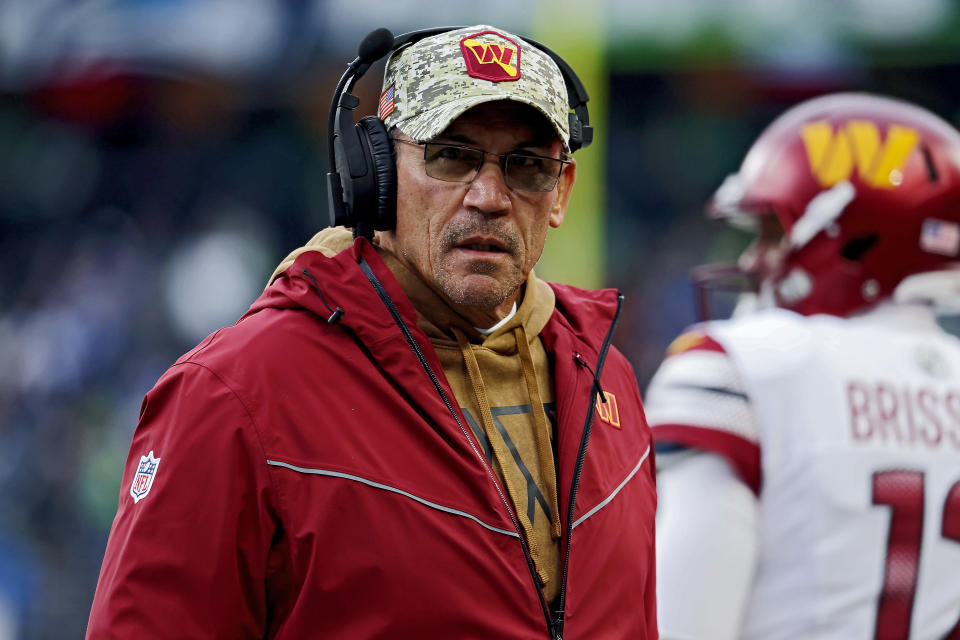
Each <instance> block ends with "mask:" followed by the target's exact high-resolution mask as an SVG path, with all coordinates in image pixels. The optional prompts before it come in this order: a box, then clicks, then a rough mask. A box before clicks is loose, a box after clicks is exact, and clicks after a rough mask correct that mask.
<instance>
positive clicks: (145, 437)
mask: <svg viewBox="0 0 960 640" xmlns="http://www.w3.org/2000/svg"><path fill="white" fill-rule="evenodd" d="M151 455H152V458H150V457H149V456H151ZM141 457H147V464H146V465H145V466H144V467H143V468H141ZM151 460H156V461H157V462H155V465H156V466H155V467H154V468H153V469H152V474H151V473H150V472H151V468H150V462H151ZM138 471H140V472H146V473H140V474H139V475H140V477H139V478H138V477H137V476H138ZM135 483H136V484H135ZM134 494H137V499H136V500H135V499H134V497H135V496H134ZM275 504H276V499H275V492H274V489H273V488H272V487H271V485H270V476H269V472H268V470H267V465H266V460H265V455H264V454H263V451H262V447H261V444H260V441H259V437H258V435H257V432H256V430H255V429H254V425H253V424H252V420H251V416H250V414H249V412H248V411H247V407H246V406H245V404H244V402H242V401H241V399H240V398H239V397H238V396H237V395H236V394H235V393H234V391H232V390H231V389H230V388H229V387H228V386H227V385H226V384H224V383H223V382H222V381H221V380H220V379H219V378H217V377H216V376H215V375H214V374H213V373H211V372H210V371H209V370H207V369H205V368H203V367H202V366H200V365H197V364H192V363H181V364H177V365H174V366H173V367H172V368H171V369H170V370H169V371H168V372H167V373H166V374H165V375H164V376H163V377H162V378H161V379H160V381H159V382H158V383H157V385H156V386H155V387H154V389H152V390H151V391H150V393H148V394H147V397H146V398H145V399H144V402H143V406H142V408H141V411H140V421H139V424H138V425H137V429H136V432H135V433H134V437H133V443H132V446H131V449H130V454H129V456H128V458H127V462H126V466H125V468H124V474H123V482H122V484H121V487H120V501H119V505H118V508H117V515H116V517H115V518H114V521H113V526H112V529H111V532H110V538H109V541H108V543H107V549H106V553H105V556H104V560H103V565H102V567H101V569H100V579H99V581H98V584H97V590H96V594H95V596H94V601H93V607H92V609H91V612H90V619H89V623H88V626H87V638H134V637H150V638H169V637H178V638H186V637H189V638H198V637H209V638H213V637H216V638H259V637H263V635H264V633H265V627H266V624H267V613H266V611H267V604H266V589H265V580H266V573H267V570H268V569H267V565H268V561H269V555H270V544H271V540H272V537H273V534H274V531H275V530H276V529H277V526H278V525H277V519H276V518H275V512H274V506H275Z"/></svg>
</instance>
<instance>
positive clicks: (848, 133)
mask: <svg viewBox="0 0 960 640" xmlns="http://www.w3.org/2000/svg"><path fill="white" fill-rule="evenodd" d="M801 136H802V137H803V144H804V146H805V147H806V150H807V160H808V161H809V162H810V170H811V171H812V172H813V175H814V176H816V178H817V181H818V182H819V183H820V186H822V187H832V186H833V185H835V184H837V183H838V182H840V181H841V180H847V179H849V178H851V177H852V176H853V173H854V170H856V173H857V175H858V176H859V177H860V180H861V181H862V182H864V183H865V184H868V185H870V186H871V187H875V188H877V189H893V188H895V187H897V186H899V185H900V183H901V182H902V181H903V166H904V164H906V161H907V158H908V157H909V155H910V152H911V151H913V149H914V148H915V147H916V146H917V142H918V141H919V140H920V135H919V134H918V133H917V131H916V130H915V129H911V128H909V127H902V126H899V125H895V124H894V125H890V127H889V129H887V135H886V139H884V140H881V137H880V131H879V130H878V128H877V125H875V124H874V123H873V122H870V121H869V120H850V121H848V122H846V123H844V124H841V125H840V126H839V127H838V128H837V130H836V131H834V128H833V125H832V124H831V123H830V122H827V121H824V120H821V121H815V122H809V123H807V124H806V125H804V127H803V130H802V131H801Z"/></svg>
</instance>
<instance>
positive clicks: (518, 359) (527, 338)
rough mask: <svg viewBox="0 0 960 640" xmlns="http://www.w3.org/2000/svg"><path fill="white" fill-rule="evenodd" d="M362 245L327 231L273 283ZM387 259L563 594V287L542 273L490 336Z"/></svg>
mask: <svg viewBox="0 0 960 640" xmlns="http://www.w3.org/2000/svg"><path fill="white" fill-rule="evenodd" d="M351 246H353V235H352V233H351V232H350V231H349V230H348V229H344V228H342V227H337V228H330V229H324V230H323V231H321V232H319V233H318V234H316V235H315V236H314V237H313V238H312V239H311V240H310V242H308V243H307V244H306V246H304V247H300V248H299V249H296V250H295V251H293V252H292V253H291V254H290V255H289V256H287V258H286V259H285V260H284V261H283V262H281V263H280V265H279V266H278V267H277V269H276V270H275V271H274V273H273V275H272V276H271V277H270V282H272V281H273V280H274V279H275V278H276V277H277V276H278V275H280V274H281V273H283V271H285V270H286V269H287V268H288V267H289V266H290V265H291V264H293V261H294V260H295V259H296V258H297V256H299V255H300V254H301V253H303V252H304V251H320V252H321V253H323V254H324V255H327V256H332V255H335V254H336V253H339V252H340V251H342V250H344V249H346V248H349V247H351ZM378 252H379V253H380V256H381V257H382V258H383V259H384V262H386V264H387V266H388V267H389V268H390V270H391V271H392V272H393V274H394V276H396V278H397V280H398V281H399V283H400V285H401V287H402V288H403V290H404V292H406V294H407V297H409V298H410V301H411V302H412V303H413V306H414V308H415V309H416V310H417V326H418V327H420V329H422V330H423V331H424V333H426V334H427V337H428V338H429V339H430V342H431V344H433V347H434V349H435V350H436V352H437V354H438V356H439V358H440V362H441V364H442V365H443V371H444V373H445V374H446V377H447V380H448V381H449V382H450V386H451V388H452V389H453V393H454V395H455V396H456V400H457V403H458V404H459V406H460V407H461V409H462V410H463V414H464V417H466V419H467V422H468V424H469V426H470V428H471V429H473V431H474V434H475V435H476V436H477V439H478V440H479V441H480V443H481V444H482V446H483V449H484V453H485V454H486V456H487V458H488V460H490V464H491V466H492V467H493V469H494V471H495V472H496V473H497V476H498V477H499V478H500V481H501V482H502V483H503V484H504V486H505V487H506V490H507V493H508V494H509V496H510V499H511V501H512V503H513V506H514V511H515V513H516V515H517V517H518V519H519V522H520V525H521V527H522V529H523V532H524V534H525V536H526V539H527V544H528V545H529V548H530V553H531V556H532V557H533V562H534V565H535V566H536V569H537V574H538V576H539V577H540V580H541V584H542V587H543V592H544V596H545V597H546V599H547V601H548V602H550V601H552V600H553V599H554V597H555V596H556V595H557V594H558V593H559V590H560V584H559V582H560V513H559V508H558V505H557V474H556V467H555V457H556V456H555V453H554V437H555V436H554V430H553V426H552V421H551V419H550V418H549V417H548V415H547V410H548V408H550V407H553V402H554V396H553V383H552V377H551V371H550V362H549V360H548V358H547V354H546V351H545V350H544V348H543V343H542V342H541V340H540V338H539V334H540V331H541V329H543V327H544V326H545V325H546V324H547V322H548V321H549V319H550V316H551V315H552V314H553V310H554V305H555V302H556V301H555V298H554V294H553V290H552V289H551V288H550V286H549V285H548V284H547V283H545V282H544V281H542V280H538V279H537V278H536V277H535V276H534V274H533V273H531V274H530V276H529V277H528V278H527V281H526V283H525V284H524V291H523V298H522V301H520V302H519V307H518V308H517V312H516V314H515V315H514V316H513V317H512V318H510V320H509V321H508V322H507V323H506V324H504V325H503V326H502V327H499V328H498V329H497V330H496V331H494V332H493V333H491V334H490V335H488V336H484V335H483V334H482V333H480V332H479V331H477V329H476V328H474V327H473V326H471V325H470V323H469V322H468V321H466V320H465V319H464V318H463V317H461V316H460V315H458V314H457V313H456V311H454V310H453V309H452V308H451V307H450V306H448V305H447V304H446V302H445V301H444V300H443V299H442V298H441V297H440V296H439V295H437V294H436V292H434V291H433V290H432V289H431V288H430V287H429V286H428V285H427V284H426V283H425V282H424V281H423V280H422V279H421V278H420V277H419V276H418V275H417V274H416V273H414V272H412V271H410V270H409V269H407V268H406V267H405V266H404V265H403V264H401V263H400V261H399V260H397V258H396V257H395V256H393V254H391V253H390V252H388V251H386V250H384V249H379V248H378Z"/></svg>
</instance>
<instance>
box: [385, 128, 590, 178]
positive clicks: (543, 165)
mask: <svg viewBox="0 0 960 640" xmlns="http://www.w3.org/2000/svg"><path fill="white" fill-rule="evenodd" d="M393 140H395V141H397V142H403V143H404V144H410V145H416V146H418V147H423V168H424V170H425V171H426V172H427V175H428V176H430V177H431V178H436V179H437V180H443V181H444V182H472V181H473V179H474V178H476V177H477V174H478V173H480V168H481V167H482V166H483V161H484V158H486V157H487V156H494V157H495V158H498V159H499V160H500V169H501V170H502V171H503V177H504V181H505V182H506V184H507V186H508V187H510V188H511V189H516V190H518V191H552V190H553V188H554V187H555V186H557V181H558V180H560V172H561V171H563V165H565V164H570V162H571V161H570V160H563V159H560V158H551V157H549V156H538V155H536V154H533V153H518V152H516V151H511V152H510V153H492V152H490V151H484V150H483V149H477V148H475V147H467V146H464V145H460V144H448V143H446V142H421V141H419V140H406V139H403V138H393Z"/></svg>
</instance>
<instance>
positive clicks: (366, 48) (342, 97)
mask: <svg viewBox="0 0 960 640" xmlns="http://www.w3.org/2000/svg"><path fill="white" fill-rule="evenodd" d="M462 28H463V27H440V28H434V29H422V30H419V31H411V32H409V33H405V34H402V35H400V36H397V37H394V36H393V34H392V33H391V32H390V31H389V30H387V29H383V28H380V29H375V30H374V31H371V32H370V33H369V34H368V35H367V37H365V38H364V39H363V40H362V41H361V42H360V46H359V47H358V48H357V54H358V55H357V57H356V59H354V60H353V62H351V63H350V64H349V65H348V66H347V70H346V72H344V74H343V76H342V77H341V78H340V82H339V83H338V84H337V88H336V90H335V91H334V93H333V100H332V101H331V102H330V116H329V118H328V121H327V130H328V131H327V136H328V141H329V153H330V168H331V171H330V172H329V173H327V205H328V211H329V214H330V224H331V226H340V225H343V226H346V227H353V235H354V237H358V236H364V237H366V238H368V239H371V238H373V232H374V230H378V231H383V230H387V229H393V228H394V227H395V226H396V222H397V169H396V164H395V162H396V160H395V156H394V149H393V142H392V141H391V140H390V136H389V134H388V132H387V128H386V126H384V124H383V121H382V120H380V118H378V117H377V116H366V117H364V118H361V119H360V121H359V122H356V123H355V122H354V118H353V111H354V109H356V108H357V107H358V106H359V105H360V100H359V98H357V97H356V96H355V95H353V94H352V93H350V92H351V91H352V90H353V85H354V84H355V83H356V82H357V80H359V79H360V78H361V77H362V76H363V74H365V73H366V72H367V71H368V70H369V69H370V66H371V65H372V64H373V63H374V62H376V61H377V60H380V59H381V58H383V57H384V56H387V55H389V54H392V53H394V52H396V51H399V50H401V49H403V48H404V47H407V46H409V45H411V44H413V43H415V42H418V41H419V40H422V39H424V38H429V37H430V36H435V35H438V34H441V33H446V32H447V31H454V30H456V29H462ZM524 41H526V42H527V43H528V44H530V45H532V46H534V47H536V48H537V49H539V50H540V51H542V52H543V53H545V54H546V55H548V56H550V58H551V59H553V61H554V62H555V63H556V64H557V67H559V69H560V75H561V76H563V81H564V84H566V86H567V98H568V101H569V104H570V110H571V112H570V116H569V117H570V151H571V152H573V151H576V150H577V149H582V148H583V147H586V146H587V145H589V144H590V143H591V142H592V141H593V127H591V126H590V116H589V114H588V113H587V101H588V100H589V99H590V97H589V96H588V95H587V91H586V89H584V87H583V83H582V82H580V79H579V78H578V77H577V74H575V73H574V72H573V69H571V68H570V65H568V64H567V63H566V62H565V61H564V60H563V58H561V57H560V56H558V55H557V54H556V53H554V52H553V51H551V50H550V49H548V48H547V47H545V46H543V45H541V44H540V43H538V42H534V41H533V40H528V39H526V38H524Z"/></svg>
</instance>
